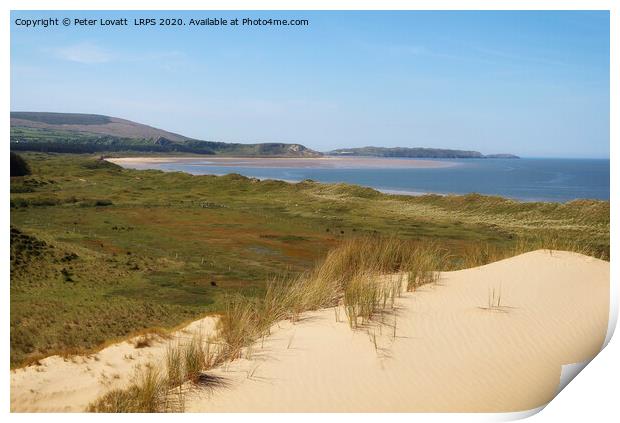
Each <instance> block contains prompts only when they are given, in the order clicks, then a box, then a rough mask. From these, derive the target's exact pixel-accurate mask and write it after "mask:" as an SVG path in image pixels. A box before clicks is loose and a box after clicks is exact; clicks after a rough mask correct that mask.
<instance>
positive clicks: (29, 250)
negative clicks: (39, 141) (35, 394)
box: [10, 153, 609, 366]
mask: <svg viewBox="0 0 620 423" xmlns="http://www.w3.org/2000/svg"><path fill="white" fill-rule="evenodd" d="M23 157H24V158H25V159H26V160H27V161H28V163H29V164H30V166H31V168H32V175H30V176H26V177H14V178H11V291H10V292H11V365H12V366H19V365H21V364H23V363H25V362H27V361H31V360H35V359H37V358H38V357H41V356H45V355H49V354H52V353H63V352H75V351H87V350H89V349H94V348H97V347H100V346H102V345H104V344H105V343H106V342H110V341H113V340H116V339H120V338H123V337H126V336H128V335H130V334H135V333H140V332H143V331H148V330H153V328H172V327H176V326H178V325H180V324H182V323H184V322H186V321H188V320H191V319H194V318H196V317H198V316H201V315H204V314H207V313H210V312H217V311H218V310H221V305H222V301H223V300H224V298H225V297H226V294H227V293H231V292H241V293H242V294H244V295H248V296H258V295H262V294H263V292H264V288H265V286H266V285H265V284H266V281H268V280H269V279H271V278H273V277H274V276H276V275H279V276H281V275H287V274H288V275H294V274H298V273H300V272H302V271H304V270H307V269H310V268H312V267H313V266H314V264H315V263H316V262H317V261H318V260H320V259H321V258H323V257H324V256H325V255H326V253H327V251H328V250H330V249H331V248H333V247H335V246H337V245H339V244H340V243H341V242H342V241H343V240H347V239H350V238H353V237H360V236H369V235H370V236H375V235H377V236H379V235H380V236H384V237H385V236H392V235H393V236H397V237H399V238H404V239H413V240H429V239H431V240H436V241H438V242H439V243H440V244H441V246H442V248H445V249H446V250H447V251H448V252H449V253H450V254H451V255H450V257H452V261H453V267H454V268H458V267H463V266H465V265H466V263H465V261H464V260H463V259H462V257H465V256H466V254H465V253H466V252H467V251H468V249H471V248H472V247H475V248H478V249H480V246H483V245H484V246H489V248H492V249H494V250H502V251H508V250H510V249H513V248H515V246H516V245H517V244H518V243H523V242H524V240H526V241H527V242H528V243H530V244H531V245H532V247H534V246H536V245H538V244H537V242H539V240H545V243H544V245H549V244H550V241H549V240H551V243H552V244H553V245H554V246H557V247H558V248H562V247H564V248H567V249H573V250H578V251H584V252H587V253H590V254H593V255H596V256H598V257H602V258H605V259H608V257H609V202H606V201H589V200H588V201H586V200H584V201H574V202H571V203H567V204H555V203H521V202H515V201H511V200H506V199H502V198H499V197H487V196H480V195H475V194H472V195H466V196H436V195H427V196H421V197H410V196H397V195H387V194H381V193H379V192H377V191H375V190H372V189H369V188H362V187H358V186H353V185H345V184H319V183H316V182H312V181H304V182H300V183H297V184H289V183H285V182H280V181H258V180H256V179H252V178H246V177H243V176H240V175H234V174H232V175H227V176H219V177H218V176H208V175H206V176H192V175H189V174H185V173H176V172H174V173H164V172H160V171H138V170H129V169H122V168H120V167H118V166H116V165H113V164H110V163H108V162H105V161H101V160H98V159H97V158H96V157H94V156H92V155H69V154H43V153H25V154H23ZM540 245H542V244H540ZM214 285H215V286H214Z"/></svg>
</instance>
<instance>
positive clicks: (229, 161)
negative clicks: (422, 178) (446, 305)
mask: <svg viewBox="0 0 620 423" xmlns="http://www.w3.org/2000/svg"><path fill="white" fill-rule="evenodd" d="M106 160H107V161H109V162H111V163H115V164H117V165H119V166H123V167H127V168H132V169H150V168H152V167H153V166H156V165H160V164H165V163H179V164H184V165H188V166H201V167H208V166H224V167H228V166H230V167H234V166H240V167H252V168H262V167H269V168H273V167H276V168H279V167H286V168H291V167H292V168H310V169H373V168H376V169H385V168H396V169H409V168H444V167H454V166H459V163H456V162H451V161H440V160H428V159H413V158H386V157H329V156H328V157H217V156H202V157H196V156H193V157H170V156H165V157H121V158H108V159H106ZM190 173H191V172H190Z"/></svg>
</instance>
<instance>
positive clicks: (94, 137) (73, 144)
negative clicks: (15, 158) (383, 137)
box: [11, 112, 322, 157]
mask: <svg viewBox="0 0 620 423" xmlns="http://www.w3.org/2000/svg"><path fill="white" fill-rule="evenodd" d="M11 150H19V151H40V152H55V153H109V152H139V153H189V154H210V155H214V154H221V155H229V156H271V157H273V156H283V157H317V156H321V155H322V154H321V153H319V152H316V151H313V150H311V149H309V148H306V147H305V146H303V145H300V144H286V143H259V144H242V143H225V142H216V141H202V140H196V139H192V138H189V137H186V136H183V135H179V134H176V133H173V132H168V131H165V130H162V129H158V128H153V127H151V126H148V125H143V124H140V123H136V122H132V121H129V120H125V119H119V118H115V117H110V116H104V115H93V114H82V113H47V112H11Z"/></svg>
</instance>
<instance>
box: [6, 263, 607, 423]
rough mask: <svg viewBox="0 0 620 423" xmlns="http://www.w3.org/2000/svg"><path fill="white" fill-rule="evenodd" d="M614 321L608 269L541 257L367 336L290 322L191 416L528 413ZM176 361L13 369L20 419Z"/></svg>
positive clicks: (478, 272) (447, 287) (324, 319)
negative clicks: (138, 367)
mask: <svg viewBox="0 0 620 423" xmlns="http://www.w3.org/2000/svg"><path fill="white" fill-rule="evenodd" d="M493 289H495V306H493V307H491V309H489V295H491V296H492V295H493V294H492V293H493ZM500 293H501V299H500V300H499V306H497V298H498V297H499V295H500ZM608 315H609V263H608V262H604V261H600V260H597V259H594V258H591V257H586V256H583V255H579V254H575V253H568V252H555V251H554V252H549V251H536V252H531V253H527V254H523V255H521V256H518V257H514V258H511V259H507V260H503V261H500V262H496V263H492V264H489V265H486V266H482V267H479V268H475V269H469V270H462V271H457V272H446V273H443V274H442V277H441V279H440V281H439V283H438V284H437V285H432V286H425V287H423V288H422V289H420V290H419V291H417V292H415V293H405V294H403V296H402V297H401V298H399V299H398V301H397V303H396V309H395V311H394V313H393V314H387V315H384V316H383V323H381V321H380V320H381V318H379V319H378V321H377V322H376V323H375V324H373V325H369V326H368V327H366V328H364V329H360V330H356V331H352V330H351V329H349V327H348V324H347V323H346V317H345V314H344V312H343V311H342V310H334V309H328V310H320V311H317V312H312V313H307V314H305V315H304V318H303V319H302V320H301V321H300V322H297V323H296V324H292V323H290V322H281V323H280V324H278V325H277V326H276V327H275V328H274V330H273V331H272V335H271V336H270V337H268V338H267V339H265V341H264V342H261V343H258V344H257V345H255V346H254V347H253V348H252V350H251V351H250V352H248V354H246V357H244V358H243V359H240V360H237V361H235V362H233V363H230V364H228V365H226V366H223V367H221V368H217V369H214V370H212V371H210V372H209V374H210V375H211V376H213V380H216V381H218V382H219V383H216V384H215V385H216V386H212V387H211V388H209V389H201V390H196V391H194V392H193V393H192V394H191V395H190V396H189V397H188V401H187V404H186V409H187V411H193V412H228V411H234V412H246V411H248V412H263V411H264V412H284V411H288V412H298V411H299V412H310V411H315V412H316V411H333V412H340V411H342V412H391V411H400V412H416V411H426V412H440V411H441V412H459V411H460V412H467V411H478V412H507V411H522V410H528V409H532V408H536V407H538V406H540V405H543V404H545V403H547V402H548V401H550V400H551V399H552V398H553V396H554V395H555V393H556V391H557V388H558V384H559V382H560V373H561V366H562V365H563V364H569V363H576V362H581V361H584V360H588V359H590V358H592V357H593V356H594V355H596V353H597V352H598V351H599V350H600V348H601V346H602V343H603V341H604V338H605V334H606V331H607V322H608ZM337 320H339V321H337ZM213 324H214V320H213V319H211V318H208V319H205V320H202V321H199V322H195V323H194V324H193V325H192V326H191V327H190V328H188V329H189V330H197V327H198V326H200V325H202V326H203V328H202V330H205V331H207V332H209V331H212V330H213ZM179 335H180V336H182V333H179ZM375 340H376V348H375ZM164 350H165V343H164V342H162V343H160V344H159V345H156V346H153V347H148V348H143V349H135V348H134V347H133V345H132V344H131V343H127V342H126V343H122V344H119V345H115V346H112V347H109V348H106V349H104V350H102V351H101V352H100V353H99V354H97V355H95V356H93V357H92V358H89V359H82V358H77V359H74V360H73V361H71V360H69V361H64V360H63V359H62V358H59V357H51V358H48V359H46V360H43V366H31V367H28V368H25V369H20V370H17V371H13V372H11V409H12V410H13V411H43V410H46V411H64V410H67V411H79V410H82V409H83V408H84V407H85V406H86V405H87V404H88V403H89V402H90V401H92V400H94V399H95V398H96V397H97V396H98V395H100V394H101V393H103V392H105V391H106V390H107V389H109V387H110V386H122V385H123V384H124V383H126V381H127V376H128V375H127V374H128V373H130V370H131V368H132V367H133V366H134V365H135V363H136V362H146V361H148V360H156V359H157V358H158V357H161V356H162V355H163V352H164ZM127 355H132V356H133V358H134V359H133V360H131V359H127ZM102 373H103V374H105V375H106V376H105V377H102V376H101V374H102ZM115 374H118V375H119V378H118V379H114V375H115ZM103 382H105V383H103Z"/></svg>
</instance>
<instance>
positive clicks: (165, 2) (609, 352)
mask: <svg viewBox="0 0 620 423" xmlns="http://www.w3.org/2000/svg"><path fill="white" fill-rule="evenodd" d="M1 8H2V30H1V32H0V37H1V45H2V46H3V49H2V52H3V60H2V68H1V75H2V86H3V87H4V89H3V90H1V92H2V93H3V97H4V98H3V99H4V101H3V103H2V106H1V109H0V116H2V119H0V122H1V125H2V131H3V132H2V133H3V134H5V138H4V142H5V147H4V154H2V155H0V157H1V158H0V160H2V162H1V163H2V168H3V169H5V172H8V168H9V166H8V148H9V147H8V139H7V138H8V136H7V135H8V133H9V111H10V96H9V95H8V93H9V92H10V91H9V90H10V66H9V63H10V38H9V37H10V25H9V22H10V10H200V9H202V10H381V9H387V10H390V9H396V10H472V9H473V10H476V9H491V10H582V9H585V10H610V11H611V13H610V14H611V17H610V20H611V22H610V24H611V65H610V78H611V80H610V90H611V94H612V95H611V104H610V108H611V109H610V116H611V119H610V123H611V128H610V148H611V182H612V183H611V193H610V194H611V196H610V198H611V203H612V205H615V204H616V201H617V200H618V198H619V197H618V184H616V183H615V182H614V181H619V180H620V179H619V176H620V175H619V172H618V169H617V161H618V148H619V147H618V145H617V143H618V141H619V140H618V122H620V115H619V113H618V110H619V109H618V89H619V86H618V77H619V76H620V63H619V61H618V42H619V41H620V40H619V38H618V37H619V35H620V34H619V32H618V26H619V24H620V16H619V14H620V7H619V6H618V5H617V3H616V2H614V1H612V0H591V1H584V0H563V1H560V0H555V1H554V0H520V1H515V0H502V1H498V0H495V1H493V0H468V1H465V0H437V1H431V0H410V1H399V0H384V1H376V0H358V1H355V2H353V1H347V0H332V1H329V0H314V1H309V0H297V1H295V2H294V3H293V2H292V1H283V0H263V1H260V2H258V1H251V0H231V1H224V0H220V1H205V0H203V1H192V0H172V1H171V0H151V1H140V0H107V1H104V0H90V1H88V2H80V1H76V0H56V1H54V2H51V1H49V0H48V1H45V0H22V1H18V0H5V1H3V2H2V6H1ZM6 181H8V176H5V183H4V184H2V195H3V196H4V198H5V199H8V197H9V185H8V183H6ZM1 213H2V219H3V222H4V223H3V225H4V226H3V227H4V228H5V231H6V232H5V236H4V238H3V240H2V243H1V244H0V249H1V250H0V255H1V256H2V257H3V258H4V260H7V259H8V257H9V240H8V236H7V234H8V230H7V229H8V226H9V225H8V223H9V221H10V214H9V207H8V202H5V206H4V208H3V209H2V212H1ZM611 215H612V225H611V240H612V243H611V246H612V254H611V256H612V260H611V280H612V292H611V294H612V295H611V297H612V307H611V309H610V324H609V331H608V339H607V342H609V338H610V337H611V335H612V333H613V330H614V328H615V325H616V321H617V316H618V292H619V291H618V276H620V275H619V273H618V266H617V264H616V260H617V248H616V241H617V240H618V239H619V238H618V230H617V226H616V225H615V222H616V221H617V218H618V213H617V212H616V209H615V208H614V207H612V210H611ZM5 263H7V261H5ZM3 270H4V275H5V278H4V284H3V288H4V290H3V294H4V295H2V299H1V301H2V310H3V311H2V341H1V342H2V343H3V345H4V348H2V353H1V355H0V362H1V363H3V364H4V365H5V368H6V370H5V375H6V376H5V377H6V379H5V383H4V384H2V396H1V399H0V401H1V404H2V411H3V412H5V413H8V411H9V377H8V374H9V369H8V367H9V317H8V314H9V304H10V303H9V283H8V282H9V266H8V263H7V266H6V267H5V268H4V269H3ZM616 338H617V337H616ZM619 361H620V344H619V341H618V340H617V339H612V340H611V342H609V345H608V346H607V348H605V349H604V350H603V351H602V352H601V354H599V356H597V357H596V358H595V359H594V360H593V362H592V363H591V364H589V365H588V366H587V368H586V369H585V371H583V372H582V373H581V374H580V375H579V376H578V377H577V378H576V381H574V382H572V383H571V384H569V385H568V386H567V387H566V389H565V390H564V391H562V392H561V393H560V394H559V395H558V397H557V398H556V399H554V400H553V401H552V402H551V403H550V404H549V405H548V406H547V407H546V409H545V410H544V411H543V412H542V413H539V414H537V415H536V416H534V417H532V421H539V422H547V421H548V422H554V421H583V420H585V419H588V420H590V421H612V420H615V421H618V418H619V417H620V412H619V407H618V405H617V404H618V401H617V399H616V395H617V392H618V389H617V380H618V375H619V374H620V366H619V363H618V362H619ZM9 417H10V418H11V419H14V420H31V419H32V420H35V419H37V420H40V419H45V421H49V420H51V421H61V420H62V421H66V420H67V419H69V420H73V419H83V418H84V415H63V414H55V415H54V414H48V415H29V414H21V415H17V414H12V415H10V416H9ZM168 417H170V416H168ZM168 417H166V416H162V415H153V416H151V415H149V416H148V419H155V420H159V419H166V418H168ZM506 417H509V416H507V415H503V416H502V415H491V414H433V415H431V414H415V415H402V414H389V415H380V416H377V415H374V414H366V415H338V414H322V415H320V416H314V415H308V414H307V415H301V414H299V415H295V416H289V415H285V414H277V415H273V414H262V415H251V416H250V415H237V414H226V415H217V416H213V415H204V414H194V415H183V416H175V417H174V418H175V419H178V418H182V419H190V420H194V419H195V420H196V421H203V420H204V419H205V418H206V419H217V420H218V422H219V421H230V420H237V419H244V420H245V419H252V420H259V421H267V420H268V421H270V422H273V421H282V422H284V421H287V422H288V420H289V419H291V418H292V419H295V420H301V421H312V420H314V419H316V418H320V419H327V420H332V419H333V420H342V419H345V420H349V419H350V420H356V421H373V422H374V421H376V419H389V420H399V421H410V420H411V419H416V421H433V422H435V421H498V419H499V420H504V419H505V418H506ZM511 417H517V416H511ZM521 417H527V414H524V415H521ZM88 418H89V419H91V418H92V419H95V420H98V419H105V420H107V419H109V418H110V416H105V415H89V416H88ZM135 418H136V416H130V415H120V416H114V419H120V420H125V419H127V420H129V419H131V420H133V419H135Z"/></svg>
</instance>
